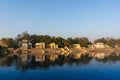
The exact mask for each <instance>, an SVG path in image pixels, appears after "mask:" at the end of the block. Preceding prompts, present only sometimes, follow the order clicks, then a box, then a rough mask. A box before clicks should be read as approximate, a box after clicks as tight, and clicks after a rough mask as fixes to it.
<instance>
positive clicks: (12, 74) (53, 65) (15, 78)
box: [0, 56, 120, 80]
mask: <svg viewBox="0 0 120 80" xmlns="http://www.w3.org/2000/svg"><path fill="white" fill-rule="evenodd" d="M0 80H120V56H110V57H107V58H105V59H103V60H98V59H92V58H88V57H82V58H81V59H77V60H75V59H67V58H62V59H60V60H57V61H54V62H50V61H47V62H35V61H31V62H29V63H28V62H22V61H20V60H19V59H18V58H16V57H15V58H7V59H1V61H0Z"/></svg>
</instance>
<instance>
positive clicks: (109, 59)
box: [96, 55, 120, 63]
mask: <svg viewBox="0 0 120 80" xmlns="http://www.w3.org/2000/svg"><path fill="white" fill-rule="evenodd" d="M96 60H97V61H99V62H103V63H108V62H113V63H115V62H116V61H120V56H117V55H110V56H109V57H105V58H104V59H101V60H100V59H96Z"/></svg>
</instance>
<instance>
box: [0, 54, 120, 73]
mask: <svg viewBox="0 0 120 80" xmlns="http://www.w3.org/2000/svg"><path fill="white" fill-rule="evenodd" d="M58 57H59V58H58V59H56V60H54V61H51V60H48V59H47V60H45V61H43V62H41V61H39V60H38V61H36V60H35V56H27V55H26V54H23V55H21V56H20V57H17V56H14V57H12V58H11V57H7V58H1V59H0V66H1V67H10V66H14V67H15V69H16V70H20V71H22V72H25V71H27V70H36V69H37V70H39V69H40V70H48V69H49V68H50V67H51V66H52V67H56V66H63V65H64V64H68V65H70V66H72V65H73V64H75V65H79V66H80V65H88V64H89V63H90V61H91V60H92V59H93V58H90V57H89V56H87V55H86V56H82V57H81V58H80V59H74V58H71V57H64V56H58ZM41 58H45V57H40V59H41ZM95 60H96V61H98V62H103V63H107V62H113V63H114V62H116V61H120V56H119V55H116V54H114V55H110V56H108V57H105V58H104V59H95Z"/></svg>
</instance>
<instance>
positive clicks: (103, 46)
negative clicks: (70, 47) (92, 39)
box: [92, 43, 105, 49]
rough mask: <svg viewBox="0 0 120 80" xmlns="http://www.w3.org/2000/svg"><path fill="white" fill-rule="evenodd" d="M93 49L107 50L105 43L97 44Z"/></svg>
mask: <svg viewBox="0 0 120 80" xmlns="http://www.w3.org/2000/svg"><path fill="white" fill-rule="evenodd" d="M92 48H96V49H103V48H105V45H104V44H103V43H96V44H94V45H93V46H92Z"/></svg>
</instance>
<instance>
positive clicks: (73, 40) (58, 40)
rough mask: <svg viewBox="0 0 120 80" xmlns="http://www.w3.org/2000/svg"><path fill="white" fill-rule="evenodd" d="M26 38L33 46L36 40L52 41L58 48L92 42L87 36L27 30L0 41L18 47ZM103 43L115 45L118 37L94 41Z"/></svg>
mask: <svg viewBox="0 0 120 80" xmlns="http://www.w3.org/2000/svg"><path fill="white" fill-rule="evenodd" d="M24 39H27V40H28V41H29V42H30V43H32V46H33V48H34V47H35V43H38V42H45V44H46V45H48V44H50V43H52V42H54V43H56V44H58V46H59V47H60V48H62V47H64V46H67V47H69V48H70V47H72V44H80V45H81V47H88V45H91V44H92V42H90V41H89V39H88V38H87V37H80V38H79V37H76V38H71V37H70V38H67V39H65V38H63V37H55V36H49V35H36V34H32V35H30V34H29V33H28V32H27V31H25V32H23V33H21V34H18V35H17V36H16V38H15V39H13V38H3V39H2V40H1V41H2V42H3V43H5V44H6V45H8V47H10V48H19V47H21V43H22V40H24ZM98 42H101V43H104V44H107V45H108V46H110V47H115V46H116V45H119V44H120V39H114V38H100V39H96V40H95V41H94V43H98Z"/></svg>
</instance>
